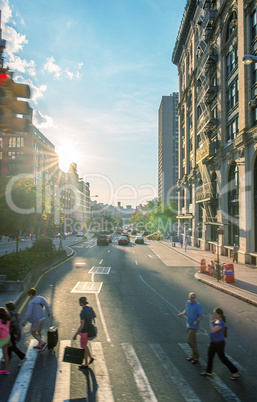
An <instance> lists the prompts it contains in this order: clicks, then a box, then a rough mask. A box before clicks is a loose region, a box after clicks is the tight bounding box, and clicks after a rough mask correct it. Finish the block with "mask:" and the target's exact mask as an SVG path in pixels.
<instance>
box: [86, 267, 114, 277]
mask: <svg viewBox="0 0 257 402" xmlns="http://www.w3.org/2000/svg"><path fill="white" fill-rule="evenodd" d="M110 270H111V267H95V266H93V267H92V268H91V269H90V271H88V273H89V274H99V275H108V274H109V273H110Z"/></svg>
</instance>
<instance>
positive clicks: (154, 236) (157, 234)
mask: <svg viewBox="0 0 257 402" xmlns="http://www.w3.org/2000/svg"><path fill="white" fill-rule="evenodd" d="M146 238H147V239H148V240H162V239H163V234H162V233H161V232H154V233H151V234H149V235H148V236H146Z"/></svg>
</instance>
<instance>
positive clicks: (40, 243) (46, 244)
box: [31, 237, 54, 253]
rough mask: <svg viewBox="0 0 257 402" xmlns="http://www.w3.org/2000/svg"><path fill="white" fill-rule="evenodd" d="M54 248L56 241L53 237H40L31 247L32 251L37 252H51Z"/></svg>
mask: <svg viewBox="0 0 257 402" xmlns="http://www.w3.org/2000/svg"><path fill="white" fill-rule="evenodd" d="M53 249H54V243H53V240H52V239H51V237H39V238H38V239H37V240H36V241H35V243H34V244H33V246H32V247H31V251H32V252H35V253H42V252H45V253H48V252H49V253H50V252H51V251H52V250H53Z"/></svg>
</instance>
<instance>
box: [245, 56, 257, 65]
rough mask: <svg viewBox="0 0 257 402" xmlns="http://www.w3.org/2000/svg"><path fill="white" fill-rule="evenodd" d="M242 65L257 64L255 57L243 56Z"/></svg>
mask: <svg viewBox="0 0 257 402" xmlns="http://www.w3.org/2000/svg"><path fill="white" fill-rule="evenodd" d="M243 63H244V64H252V63H257V56H254V55H253V54H245V55H244V56H243Z"/></svg>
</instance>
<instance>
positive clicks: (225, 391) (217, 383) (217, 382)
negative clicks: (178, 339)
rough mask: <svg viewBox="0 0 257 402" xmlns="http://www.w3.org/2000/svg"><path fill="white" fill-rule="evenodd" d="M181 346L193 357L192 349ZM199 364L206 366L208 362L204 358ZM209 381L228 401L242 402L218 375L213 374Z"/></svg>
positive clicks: (185, 345)
mask: <svg viewBox="0 0 257 402" xmlns="http://www.w3.org/2000/svg"><path fill="white" fill-rule="evenodd" d="M179 346H180V347H181V349H182V350H183V351H184V352H185V353H186V355H187V356H190V355H191V349H190V347H189V346H188V345H187V344H186V343H179ZM199 362H200V363H201V364H203V365H204V366H206V362H205V361H204V360H203V359H202V358H200V359H199ZM207 379H208V380H210V381H211V382H212V384H213V386H214V388H215V389H216V390H217V391H218V393H219V394H220V395H221V396H222V397H223V398H224V399H225V400H226V401H233V402H240V399H239V398H238V397H237V396H236V394H234V392H233V391H231V389H229V388H228V387H227V386H226V384H224V382H223V381H222V380H221V379H220V378H219V377H218V376H217V375H216V374H214V373H213V374H212V377H208V378H207Z"/></svg>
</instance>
